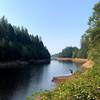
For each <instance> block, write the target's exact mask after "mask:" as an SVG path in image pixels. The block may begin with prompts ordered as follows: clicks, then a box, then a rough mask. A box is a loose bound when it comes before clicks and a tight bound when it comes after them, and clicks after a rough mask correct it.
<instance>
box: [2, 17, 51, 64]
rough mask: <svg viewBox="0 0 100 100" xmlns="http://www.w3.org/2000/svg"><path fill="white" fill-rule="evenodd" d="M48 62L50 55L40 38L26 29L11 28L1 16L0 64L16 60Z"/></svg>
mask: <svg viewBox="0 0 100 100" xmlns="http://www.w3.org/2000/svg"><path fill="white" fill-rule="evenodd" d="M43 59H45V60H50V53H49V51H48V49H47V48H46V47H45V46H44V44H43V42H42V40H41V38H40V37H39V36H38V35H36V36H34V35H32V34H29V33H28V30H27V29H26V28H24V27H23V26H22V27H19V26H18V27H17V26H13V25H11V24H10V23H8V21H7V19H6V18H5V17H4V16H3V17H2V18H1V19H0V62H6V61H16V60H23V61H29V60H43Z"/></svg>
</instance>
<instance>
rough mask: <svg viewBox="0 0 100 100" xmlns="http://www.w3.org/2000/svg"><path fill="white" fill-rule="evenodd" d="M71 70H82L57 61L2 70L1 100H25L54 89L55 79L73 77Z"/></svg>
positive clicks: (0, 73) (73, 65)
mask: <svg viewBox="0 0 100 100" xmlns="http://www.w3.org/2000/svg"><path fill="white" fill-rule="evenodd" d="M70 69H72V70H73V72H76V71H78V70H80V68H79V67H78V66H77V65H76V64H75V63H72V62H59V61H55V60H52V61H51V63H50V64H46V65H28V66H22V67H21V68H8V69H0V100H25V98H26V96H30V95H31V94H32V92H36V91H42V90H49V89H52V88H53V87H54V83H53V82H52V79H53V77H55V76H62V75H66V76H68V75H71V73H70Z"/></svg>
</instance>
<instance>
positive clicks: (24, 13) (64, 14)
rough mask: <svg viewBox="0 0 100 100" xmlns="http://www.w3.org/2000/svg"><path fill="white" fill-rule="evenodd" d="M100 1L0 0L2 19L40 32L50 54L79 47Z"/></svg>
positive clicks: (35, 32)
mask: <svg viewBox="0 0 100 100" xmlns="http://www.w3.org/2000/svg"><path fill="white" fill-rule="evenodd" d="M98 1H99V0H0V18H1V17H2V16H5V17H6V18H7V19H8V22H9V23H11V24H12V25H17V26H24V27H26V28H27V29H28V30H29V33H30V34H33V35H36V34H37V35H39V36H40V37H41V38H42V40H43V43H44V45H45V46H46V47H47V48H48V50H49V51H50V53H51V54H54V53H58V52H60V51H62V49H64V48H65V47H67V46H77V47H80V39H81V36H82V35H83V34H84V33H85V31H86V29H87V28H88V25H87V23H88V19H89V17H90V16H91V15H92V12H93V10H92V8H93V6H94V4H95V3H96V2H98Z"/></svg>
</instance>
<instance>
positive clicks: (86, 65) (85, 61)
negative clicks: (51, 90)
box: [52, 58, 93, 83]
mask: <svg viewBox="0 0 100 100" xmlns="http://www.w3.org/2000/svg"><path fill="white" fill-rule="evenodd" d="M56 60H58V61H64V62H68V61H71V62H75V63H79V64H80V67H82V68H84V69H89V68H92V66H93V62H92V61H91V60H88V59H81V58H57V59H56ZM76 76H78V75H77V74H76V73H75V74H73V75H70V76H59V77H54V78H53V79H52V81H53V82H54V83H60V82H63V81H66V80H67V81H69V80H72V79H74V78H75V77H76Z"/></svg>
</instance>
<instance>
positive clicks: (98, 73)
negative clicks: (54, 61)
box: [28, 1, 100, 100]
mask: <svg viewBox="0 0 100 100" xmlns="http://www.w3.org/2000/svg"><path fill="white" fill-rule="evenodd" d="M70 50H71V51H70ZM69 51H70V52H69ZM72 51H73V48H72V47H71V48H69V47H68V48H65V49H64V50H63V51H62V53H61V56H63V57H72ZM76 51H77V53H76V54H78V57H80V58H87V59H88V60H92V61H93V62H94V65H93V67H92V68H91V69H88V70H86V71H85V72H83V73H80V72H77V73H76V77H75V78H74V79H73V80H70V81H65V82H63V83H61V84H59V85H57V86H56V88H55V89H54V90H52V91H44V92H40V93H35V94H33V95H32V96H31V97H29V98H28V100H37V99H36V98H37V97H41V99H40V100H100V1H99V2H98V3H96V4H95V5H94V8H93V13H92V16H91V17H90V18H89V21H88V29H87V30H86V31H85V34H84V35H83V36H82V38H81V48H80V49H79V50H78V49H76ZM76 51H75V52H76ZM67 52H68V54H70V56H69V55H67V54H66V53H67ZM33 96H35V98H33Z"/></svg>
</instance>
